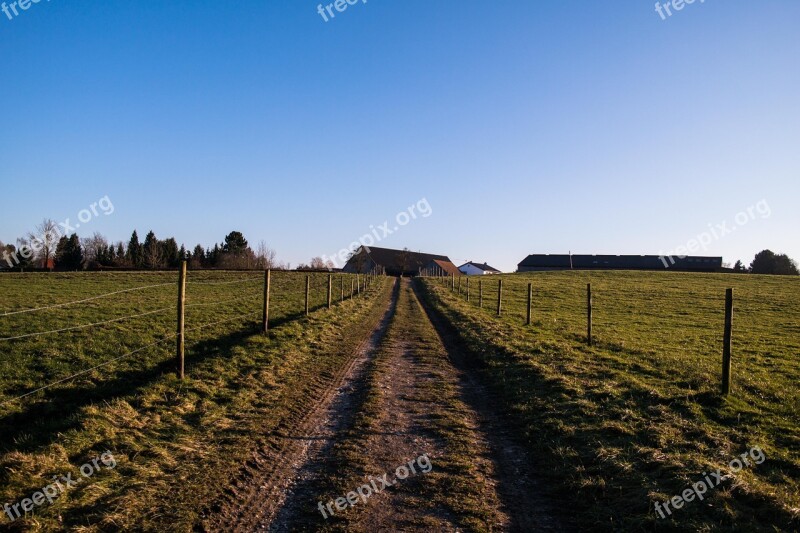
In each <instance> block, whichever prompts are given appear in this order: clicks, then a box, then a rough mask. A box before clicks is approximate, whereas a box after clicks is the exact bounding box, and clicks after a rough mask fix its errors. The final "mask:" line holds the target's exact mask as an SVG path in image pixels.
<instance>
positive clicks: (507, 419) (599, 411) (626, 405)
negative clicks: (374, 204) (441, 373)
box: [417, 285, 797, 531]
mask: <svg viewBox="0 0 800 533" xmlns="http://www.w3.org/2000/svg"><path fill="white" fill-rule="evenodd" d="M417 291H418V294H419V295H420V297H421V298H420V299H421V300H422V301H423V302H425V304H426V305H425V306H424V307H425V309H426V312H427V313H428V314H429V316H430V318H431V319H432V322H433V323H434V325H436V327H437V329H439V330H440V334H441V335H442V337H443V338H447V339H448V344H449V346H448V351H449V352H450V356H451V360H453V363H454V364H456V365H457V366H459V367H460V368H462V369H463V370H465V371H468V372H471V373H472V374H473V375H475V376H476V377H477V378H478V379H479V381H480V382H482V383H483V385H485V386H486V387H487V389H488V391H489V392H490V394H491V397H492V408H493V412H494V414H496V415H498V416H500V417H501V419H502V420H503V423H504V424H505V425H507V426H508V427H509V428H514V430H515V431H513V434H514V435H515V439H516V440H517V441H518V442H519V443H520V444H521V445H522V446H523V447H524V448H525V449H526V450H527V451H528V453H529V455H528V456H527V457H526V458H525V460H526V461H529V462H531V461H532V462H535V467H534V469H535V470H536V471H538V472H540V473H541V474H542V476H543V478H544V479H546V481H547V482H548V487H547V492H548V493H550V495H551V496H553V497H557V498H559V501H560V502H561V504H562V506H563V509H570V510H572V512H570V513H569V514H570V516H568V517H566V518H567V520H569V522H567V523H568V524H569V525H574V526H577V525H580V528H581V529H582V530H590V531H611V530H619V529H620V528H622V529H624V530H653V529H656V530H674V529H675V528H676V527H677V526H680V527H688V528H690V529H693V528H695V527H701V526H706V527H707V526H709V525H713V528H715V529H719V530H736V529H737V528H743V529H748V528H754V529H756V530H758V529H763V530H780V529H784V528H787V527H788V528H792V527H793V526H795V527H796V524H797V522H796V521H793V520H796V519H795V517H793V516H792V515H791V514H790V513H789V512H787V511H786V510H785V509H784V508H783V507H782V506H781V505H780V504H779V503H778V502H777V501H775V500H774V499H769V498H765V497H762V496H759V495H756V494H748V493H746V492H745V491H742V490H737V491H736V492H735V502H736V505H735V508H734V509H728V507H729V505H730V502H724V503H722V505H714V506H713V507H711V506H709V505H686V506H685V507H684V508H683V509H681V510H680V513H676V514H674V515H673V516H672V517H671V518H668V519H666V520H662V519H659V518H657V517H656V515H655V512H654V510H653V503H652V501H651V496H650V493H651V492H652V491H655V492H667V493H669V494H670V495H672V494H676V495H677V494H680V493H681V491H682V490H683V489H685V488H686V481H685V479H686V477H687V476H688V477H689V478H690V479H695V480H697V479H701V478H702V476H701V474H702V470H700V471H697V472H694V471H693V470H692V468H694V466H691V465H687V466H680V465H678V464H669V463H665V462H663V461H662V460H660V459H658V458H655V457H649V456H648V455H647V453H646V452H643V451H641V450H648V449H650V450H658V449H662V448H663V447H664V445H663V439H664V435H663V434H660V433H659V427H658V424H659V423H660V422H659V420H658V416H657V414H654V411H653V409H654V408H655V409H658V408H666V409H668V410H670V411H672V412H673V413H677V414H680V416H681V417H683V418H687V419H692V418H694V417H696V413H695V412H694V411H692V404H695V405H699V406H700V408H701V410H702V411H703V413H704V415H706V416H708V417H709V418H714V419H724V418H725V416H724V415H723V414H722V413H721V411H722V407H723V405H724V402H723V401H722V400H720V398H719V397H718V396H716V395H714V394H712V393H709V392H697V391H694V392H691V391H688V393H684V394H682V395H674V396H669V397H668V396H664V395H658V394H653V393H652V392H651V391H649V390H646V389H644V388H641V387H638V386H637V385H635V384H633V383H627V382H624V381H620V374H619V373H618V372H604V373H603V374H604V376H595V377H596V378H597V379H596V380H595V382H599V383H605V382H608V381H609V380H613V381H612V382H613V383H616V385H617V387H618V390H619V393H615V394H609V392H608V390H606V389H605V388H597V389H593V388H592V384H591V382H589V383H586V382H585V380H582V379H579V378H580V376H578V378H576V379H579V383H578V384H577V385H576V387H577V389H580V390H581V393H580V394H576V392H575V390H576V389H570V388H569V387H567V386H565V383H564V381H563V380H562V379H554V377H553V375H549V374H548V373H547V372H545V371H544V370H542V369H541V368H537V366H536V365H534V364H531V362H530V361H531V359H532V357H530V356H529V355H528V354H523V353H518V352H517V351H515V350H514V349H513V348H510V347H506V346H503V345H501V344H500V342H491V343H490V342H486V338H485V335H483V336H482V335H481V334H480V333H479V332H476V331H474V330H472V329H470V328H469V327H464V326H465V323H462V321H461V318H462V317H461V316H460V313H461V312H460V311H457V310H454V309H452V308H450V307H448V306H447V305H446V304H445V303H444V302H440V301H439V300H438V297H437V296H436V295H434V294H432V293H431V291H430V289H429V288H428V287H426V286H424V285H423V286H417ZM555 371H556V370H555V368H554V372H555ZM656 412H657V411H656ZM626 414H628V415H630V414H634V415H635V414H639V415H644V416H642V417H641V419H640V420H639V422H638V423H628V424H622V423H619V421H620V420H621V419H622V418H621V417H624V416H626ZM663 423H665V424H666V423H667V422H666V421H665V422H663ZM686 436H687V437H688V436H690V437H692V438H693V441H692V443H691V445H694V446H696V445H697V444H698V443H699V442H700V441H701V440H702V441H704V442H705V443H706V444H707V445H709V446H711V447H714V446H715V444H716V443H715V441H714V440H713V437H712V436H710V435H707V434H706V433H705V432H687V434H686ZM676 446H677V445H676ZM686 446H687V445H686V444H684V445H682V447H683V448H684V449H682V450H680V451H684V452H688V451H692V450H696V449H697V448H696V447H695V448H692V449H691V450H689V449H687V448H686ZM784 466H785V465H784ZM766 467H767V464H766V463H765V464H763V465H760V466H759V467H758V471H755V474H756V475H763V474H765V473H766V472H767V470H768V468H766ZM789 471H791V469H789ZM498 488H499V489H500V492H501V497H502V493H503V487H502V486H499V487H498ZM730 489H731V481H730V480H728V481H727V482H724V483H723V485H722V486H720V487H716V488H715V489H712V492H714V493H717V494H719V495H721V494H722V493H723V492H724V491H728V490H730ZM726 509H727V510H728V511H731V512H730V513H727V512H726ZM512 519H513V518H512ZM570 522H571V523H570Z"/></svg>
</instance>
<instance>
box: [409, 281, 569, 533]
mask: <svg viewBox="0 0 800 533" xmlns="http://www.w3.org/2000/svg"><path fill="white" fill-rule="evenodd" d="M414 292H415V294H416V295H417V298H418V300H419V301H420V303H421V304H422V307H423V309H424V310H425V313H426V315H427V318H428V320H429V321H430V322H431V324H432V325H433V326H434V327H435V328H436V333H437V336H438V337H439V340H440V342H441V343H442V346H444V347H446V349H447V352H448V356H449V360H450V361H451V362H452V364H453V365H454V367H455V368H457V369H458V370H459V374H460V379H461V382H462V387H461V390H462V394H463V399H464V401H465V402H467V403H468V404H469V405H470V406H471V407H472V408H473V409H474V410H475V411H476V412H477V413H478V414H479V417H480V421H481V431H482V432H483V434H485V435H488V436H490V437H489V439H488V443H489V446H490V448H491V453H492V456H493V458H494V461H495V469H496V473H497V482H498V483H497V487H498V492H499V495H500V498H501V500H502V502H503V508H504V509H505V511H506V512H507V513H508V516H509V517H510V518H511V521H510V523H509V524H507V529H509V530H511V531H525V532H527V531H568V530H569V529H568V528H567V527H566V526H565V524H563V523H562V522H561V520H559V519H558V518H557V516H558V514H557V513H556V512H555V502H553V501H551V500H550V499H548V498H547V497H546V496H544V494H543V493H544V491H543V489H542V485H541V482H540V481H539V479H540V478H541V475H540V474H539V473H538V472H537V471H536V467H535V465H536V457H534V456H533V455H532V453H531V452H530V451H529V450H528V449H526V448H525V447H524V446H521V445H520V444H518V443H517V442H516V441H515V439H514V436H513V429H510V428H509V426H508V425H507V424H505V423H504V422H503V421H502V419H501V417H500V415H499V414H498V413H497V412H496V409H495V408H494V406H493V405H492V400H491V394H490V393H489V391H488V389H487V388H486V387H485V386H484V385H483V384H482V383H481V382H480V380H479V379H478V377H477V376H476V375H475V373H474V372H473V371H472V369H471V367H470V365H469V363H468V361H467V358H466V357H465V355H464V347H463V346H461V344H460V341H459V340H458V338H457V335H456V333H455V332H454V331H453V330H452V329H451V328H450V327H449V326H448V324H447V323H446V322H445V320H444V319H443V318H442V317H440V316H439V315H438V314H437V313H436V312H435V311H434V310H433V309H432V308H431V307H430V306H429V305H427V303H426V300H425V298H424V296H423V295H422V294H421V290H420V287H419V285H415V286H414Z"/></svg>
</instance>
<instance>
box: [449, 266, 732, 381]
mask: <svg viewBox="0 0 800 533" xmlns="http://www.w3.org/2000/svg"><path fill="white" fill-rule="evenodd" d="M440 277H441V279H442V280H443V282H444V283H447V276H440ZM449 277H450V283H449V285H450V288H451V289H452V290H453V291H457V292H458V294H459V295H461V294H462V292H461V278H466V281H465V282H464V285H465V287H466V290H465V291H464V292H465V296H466V301H467V302H469V301H470V290H469V281H470V279H469V277H468V276H456V275H454V274H451V275H450V276H449ZM456 277H458V283H456ZM478 307H479V308H480V309H483V280H482V279H479V280H478ZM532 309H533V283H528V299H527V310H526V313H525V325H526V326H530V325H531V316H532ZM502 313H503V280H502V279H499V280H497V316H498V317H499V316H502ZM732 333H733V289H727V290H726V291H725V331H724V334H723V340H722V394H723V395H728V394H730V392H731V339H732ZM586 344H587V345H589V346H593V345H594V337H593V335H592V284H591V283H587V284H586Z"/></svg>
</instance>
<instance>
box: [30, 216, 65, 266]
mask: <svg viewBox="0 0 800 533" xmlns="http://www.w3.org/2000/svg"><path fill="white" fill-rule="evenodd" d="M60 237H61V232H60V231H59V230H58V225H57V224H56V223H55V222H54V221H53V220H51V219H49V218H46V219H44V220H42V223H41V224H39V225H38V226H36V228H35V230H34V232H32V233H28V243H29V246H30V247H31V248H32V249H33V251H34V254H35V255H34V261H36V262H37V263H39V265H40V266H41V268H50V260H51V259H52V258H53V257H54V255H55V253H56V246H58V239H59V238H60Z"/></svg>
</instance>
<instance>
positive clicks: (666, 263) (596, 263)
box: [518, 254, 722, 271]
mask: <svg viewBox="0 0 800 533" xmlns="http://www.w3.org/2000/svg"><path fill="white" fill-rule="evenodd" d="M518 267H519V269H520V270H526V269H554V270H555V269H559V270H560V269H570V268H575V269H593V268H595V269H619V270H703V271H710V270H717V269H720V268H722V257H701V256H683V257H680V256H674V255H673V256H658V255H568V254H560V255H545V254H532V255H529V256H528V257H526V258H525V259H523V260H522V262H521V263H519V265H518Z"/></svg>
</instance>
